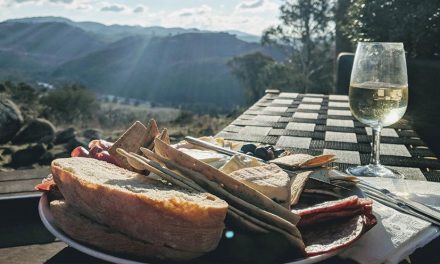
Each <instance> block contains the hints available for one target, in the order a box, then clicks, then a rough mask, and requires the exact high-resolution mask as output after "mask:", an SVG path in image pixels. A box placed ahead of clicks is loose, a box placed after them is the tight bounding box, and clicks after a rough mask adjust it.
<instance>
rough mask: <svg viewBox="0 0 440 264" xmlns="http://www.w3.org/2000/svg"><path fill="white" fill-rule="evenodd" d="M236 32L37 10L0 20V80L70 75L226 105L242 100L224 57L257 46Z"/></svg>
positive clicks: (156, 95) (187, 104)
mask: <svg viewBox="0 0 440 264" xmlns="http://www.w3.org/2000/svg"><path fill="white" fill-rule="evenodd" d="M257 40H258V37H256V36H253V35H249V34H246V33H242V32H231V33H228V32H208V31H200V30H197V29H182V28H162V27H139V26H120V25H111V26H106V25H103V24H99V23H95V22H73V21H71V20H68V19H65V18H58V17H40V18H25V19H15V20H7V21H4V22H2V23H0V80H12V81H18V80H23V81H31V82H37V81H38V82H45V83H50V84H55V86H56V85H57V84H62V83H66V82H78V83H81V84H83V85H85V86H87V87H88V88H90V89H92V90H93V91H95V92H96V93H98V94H112V95H117V96H124V97H128V98H139V99H142V100H148V101H151V102H154V103H157V104H163V105H171V106H181V107H184V108H193V109H203V108H206V109H211V108H212V109H220V110H227V109H230V108H232V107H235V106H237V105H242V104H243V103H244V101H245V98H244V93H243V88H242V87H241V85H240V83H239V82H238V81H237V80H236V79H235V77H234V76H232V74H231V73H230V69H229V67H228V66H227V65H226V63H227V61H228V60H229V59H231V58H232V57H234V56H239V55H244V54H247V53H252V52H256V51H260V52H262V53H264V54H266V55H269V56H271V57H273V58H274V59H276V60H282V59H283V58H284V54H283V53H282V52H281V51H280V50H277V49H274V48H269V47H262V46H261V45H260V44H259V43H258V42H256V41H257Z"/></svg>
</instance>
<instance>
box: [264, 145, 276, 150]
mask: <svg viewBox="0 0 440 264" xmlns="http://www.w3.org/2000/svg"><path fill="white" fill-rule="evenodd" d="M264 148H265V149H267V150H272V151H274V150H275V148H274V147H273V146H271V145H267V146H264Z"/></svg>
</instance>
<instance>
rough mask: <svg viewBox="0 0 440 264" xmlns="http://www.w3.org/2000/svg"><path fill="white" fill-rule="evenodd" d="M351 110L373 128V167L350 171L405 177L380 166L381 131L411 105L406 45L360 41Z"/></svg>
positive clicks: (352, 74)
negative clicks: (404, 47) (409, 100)
mask: <svg viewBox="0 0 440 264" xmlns="http://www.w3.org/2000/svg"><path fill="white" fill-rule="evenodd" d="M349 101H350V110H351V113H352V114H353V116H354V117H355V118H356V119H357V120H359V121H360V122H362V123H364V124H365V125H368V126H370V127H371V128H372V134H373V145H372V153H371V160H370V164H369V165H365V166H357V167H352V168H348V169H347V172H348V173H350V174H352V175H356V176H379V177H387V178H403V175H401V174H399V173H397V172H395V171H393V170H391V169H388V168H386V167H384V166H383V165H381V164H380V160H379V150H380V132H381V130H382V128H383V127H385V126H389V125H391V124H394V123H395V122H397V121H398V120H399V119H400V118H402V116H403V114H404V113H405V111H406V107H407V104H408V77H407V70H406V60H405V51H404V49H403V43H381V42H360V43H358V46H357V49H356V54H355V56H354V62H353V70H352V72H351V79H350V90H349Z"/></svg>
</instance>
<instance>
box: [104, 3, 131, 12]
mask: <svg viewBox="0 0 440 264" xmlns="http://www.w3.org/2000/svg"><path fill="white" fill-rule="evenodd" d="M125 9H126V8H125V6H123V5H119V4H112V5H108V6H104V7H102V8H101V11H103V12H122V11H124V10H125Z"/></svg>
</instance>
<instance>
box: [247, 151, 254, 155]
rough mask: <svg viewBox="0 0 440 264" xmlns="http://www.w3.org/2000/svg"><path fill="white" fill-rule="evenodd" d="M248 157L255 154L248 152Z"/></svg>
mask: <svg viewBox="0 0 440 264" xmlns="http://www.w3.org/2000/svg"><path fill="white" fill-rule="evenodd" d="M246 155H249V156H254V153H252V152H247V153H246Z"/></svg>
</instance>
